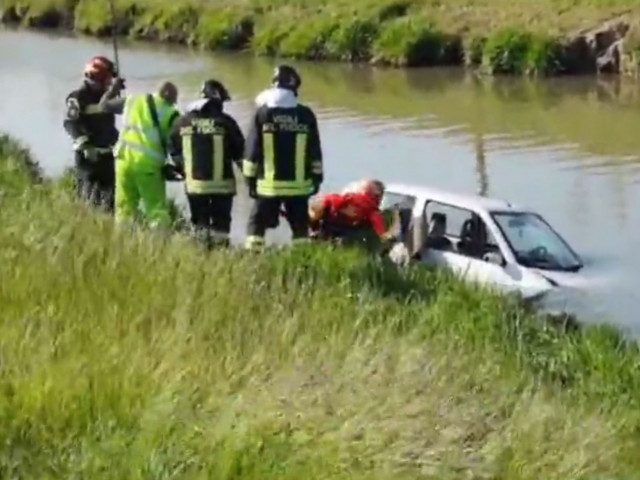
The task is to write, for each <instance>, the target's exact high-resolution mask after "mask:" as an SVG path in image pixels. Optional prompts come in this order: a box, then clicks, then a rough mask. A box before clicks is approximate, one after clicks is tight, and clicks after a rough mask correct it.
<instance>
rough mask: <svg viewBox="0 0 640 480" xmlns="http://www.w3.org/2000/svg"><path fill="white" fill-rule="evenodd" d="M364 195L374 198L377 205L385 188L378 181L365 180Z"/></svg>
mask: <svg viewBox="0 0 640 480" xmlns="http://www.w3.org/2000/svg"><path fill="white" fill-rule="evenodd" d="M362 186H363V189H364V193H366V194H367V195H369V196H370V197H372V198H374V199H375V201H376V202H377V204H378V205H380V202H381V201H382V197H383V196H384V191H385V186H384V183H382V182H381V181H380V180H375V179H367V180H364V181H363V184H362Z"/></svg>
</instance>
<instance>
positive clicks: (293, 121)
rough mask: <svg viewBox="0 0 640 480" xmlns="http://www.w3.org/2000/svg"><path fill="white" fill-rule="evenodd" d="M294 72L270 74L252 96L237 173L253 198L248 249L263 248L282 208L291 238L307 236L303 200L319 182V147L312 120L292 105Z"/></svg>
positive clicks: (295, 83) (281, 69)
mask: <svg viewBox="0 0 640 480" xmlns="http://www.w3.org/2000/svg"><path fill="white" fill-rule="evenodd" d="M301 83H302V82H301V79H300V76H299V75H298V72H296V71H295V69H293V68H292V67H290V66H288V65H281V66H279V67H277V68H276V69H275V71H274V75H273V78H272V87H271V88H268V89H266V90H264V91H263V92H261V93H260V94H259V95H258V96H257V97H256V105H257V107H258V108H257V110H256V112H255V114H254V116H253V119H252V122H251V124H250V126H249V133H248V134H247V145H246V149H245V158H244V161H243V165H242V173H243V175H244V177H245V179H246V182H247V185H248V188H249V195H250V196H251V197H252V198H253V199H254V200H253V205H252V208H251V211H250V213H249V222H248V225H247V239H246V243H245V246H246V248H248V249H255V248H261V247H262V246H264V236H265V231H266V230H267V229H268V228H275V227H276V226H277V225H278V218H279V215H280V207H281V205H284V209H285V213H286V218H287V221H288V222H289V226H290V227H291V231H292V237H293V238H292V240H293V242H296V241H298V240H302V239H307V238H308V236H309V212H308V204H309V197H310V196H311V195H314V194H316V193H317V192H318V190H319V188H320V185H321V184H322V181H323V170H322V163H323V162H322V147H321V142H320V133H319V130H318V122H317V119H316V116H315V114H314V112H313V110H311V109H310V108H309V107H307V106H306V105H303V104H301V103H300V102H299V101H298V89H299V88H300V84H301Z"/></svg>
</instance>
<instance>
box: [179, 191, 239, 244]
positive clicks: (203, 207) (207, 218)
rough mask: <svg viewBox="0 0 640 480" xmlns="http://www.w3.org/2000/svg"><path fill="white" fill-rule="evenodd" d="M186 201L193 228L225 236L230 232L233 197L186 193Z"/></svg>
mask: <svg viewBox="0 0 640 480" xmlns="http://www.w3.org/2000/svg"><path fill="white" fill-rule="evenodd" d="M187 199H188V201H189V210H190V211H191V223H192V224H193V226H194V227H196V228H203V229H209V230H213V231H215V232H219V233H225V234H228V233H229V232H230V231H231V209H232V207H233V195H228V194H225V195H219V194H200V195H196V194H189V193H188V194H187Z"/></svg>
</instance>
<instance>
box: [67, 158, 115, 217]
mask: <svg viewBox="0 0 640 480" xmlns="http://www.w3.org/2000/svg"><path fill="white" fill-rule="evenodd" d="M115 185H116V171H115V160H114V158H113V154H112V153H111V152H109V153H100V154H99V155H98V158H97V159H96V161H95V162H91V161H89V160H87V159H86V158H84V155H83V154H82V153H81V152H76V154H75V186H76V194H77V195H78V197H79V198H80V199H81V200H84V201H86V202H88V203H89V204H91V205H93V206H95V207H101V208H104V209H105V210H107V211H108V212H111V213H112V212H113V209H114V201H115Z"/></svg>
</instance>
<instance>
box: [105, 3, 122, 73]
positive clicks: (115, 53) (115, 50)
mask: <svg viewBox="0 0 640 480" xmlns="http://www.w3.org/2000/svg"><path fill="white" fill-rule="evenodd" d="M108 1H109V9H110V10H111V38H112V40H113V57H114V60H115V64H116V72H117V75H118V76H120V60H119V59H118V30H117V28H116V9H115V7H114V5H113V2H114V0H108Z"/></svg>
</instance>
